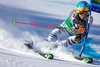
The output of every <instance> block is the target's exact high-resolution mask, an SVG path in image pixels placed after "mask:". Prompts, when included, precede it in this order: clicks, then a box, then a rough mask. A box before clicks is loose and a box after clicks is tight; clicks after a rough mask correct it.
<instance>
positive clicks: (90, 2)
mask: <svg viewBox="0 0 100 67" xmlns="http://www.w3.org/2000/svg"><path fill="white" fill-rule="evenodd" d="M89 4H90V9H89V20H90V16H91V8H92V1H91V0H89ZM89 20H88V25H87V31H86V36H85V40H84V43H83V46H82V48H81V51H80V54H79V57H81V56H82V53H83V50H84V47H85V44H86V41H87V37H88V33H89V27H90V22H89Z"/></svg>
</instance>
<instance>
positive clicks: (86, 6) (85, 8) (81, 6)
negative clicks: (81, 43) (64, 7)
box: [77, 1, 89, 11]
mask: <svg viewBox="0 0 100 67" xmlns="http://www.w3.org/2000/svg"><path fill="white" fill-rule="evenodd" d="M77 10H78V11H89V4H88V3H87V2H86V1H80V2H79V3H78V4H77Z"/></svg>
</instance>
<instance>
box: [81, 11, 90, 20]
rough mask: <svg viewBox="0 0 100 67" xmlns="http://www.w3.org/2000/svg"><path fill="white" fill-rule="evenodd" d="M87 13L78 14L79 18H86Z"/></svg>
mask: <svg viewBox="0 0 100 67" xmlns="http://www.w3.org/2000/svg"><path fill="white" fill-rule="evenodd" d="M88 14H89V12H79V17H80V18H81V19H85V18H86V17H87V16H88Z"/></svg>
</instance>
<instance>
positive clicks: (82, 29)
mask: <svg viewBox="0 0 100 67" xmlns="http://www.w3.org/2000/svg"><path fill="white" fill-rule="evenodd" d="M84 32H86V29H85V28H79V29H77V30H74V33H84Z"/></svg>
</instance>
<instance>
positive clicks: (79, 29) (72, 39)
mask: <svg viewBox="0 0 100 67" xmlns="http://www.w3.org/2000/svg"><path fill="white" fill-rule="evenodd" d="M88 21H89V22H90V27H91V25H92V23H93V17H92V16H90V19H89V4H88V3H87V2H86V1H80V2H79V3H78V4H77V9H76V10H72V11H71V13H70V15H69V17H68V18H67V19H66V20H65V21H64V22H63V23H62V24H61V25H60V27H63V29H62V28H56V29H54V30H53V31H52V32H51V33H50V35H49V36H48V38H46V39H45V41H50V42H58V43H60V44H61V45H64V46H66V47H67V46H69V45H75V44H77V43H80V42H81V40H82V38H83V37H85V35H86V30H87V24H88ZM64 38H66V39H65V40H63V39H64ZM25 45H26V46H28V47H29V48H30V49H34V48H33V41H31V42H28V43H25ZM34 50H35V51H36V52H38V53H39V54H40V55H41V56H43V57H45V58H48V59H53V55H52V54H45V53H41V52H39V51H38V50H37V49H34Z"/></svg>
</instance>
